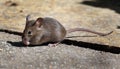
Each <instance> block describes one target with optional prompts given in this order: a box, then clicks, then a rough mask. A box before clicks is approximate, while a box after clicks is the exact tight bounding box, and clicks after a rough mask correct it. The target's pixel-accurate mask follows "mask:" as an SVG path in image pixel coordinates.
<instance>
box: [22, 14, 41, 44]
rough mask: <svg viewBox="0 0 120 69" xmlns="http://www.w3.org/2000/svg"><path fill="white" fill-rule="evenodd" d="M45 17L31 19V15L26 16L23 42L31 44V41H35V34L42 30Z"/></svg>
mask: <svg viewBox="0 0 120 69" xmlns="http://www.w3.org/2000/svg"><path fill="white" fill-rule="evenodd" d="M42 22H43V18H37V19H36V20H30V15H28V16H27V17H26V26H25V29H24V31H23V35H22V42H23V44H25V45H30V44H31V42H34V40H35V36H37V35H38V33H39V34H40V32H42V29H41V26H42Z"/></svg>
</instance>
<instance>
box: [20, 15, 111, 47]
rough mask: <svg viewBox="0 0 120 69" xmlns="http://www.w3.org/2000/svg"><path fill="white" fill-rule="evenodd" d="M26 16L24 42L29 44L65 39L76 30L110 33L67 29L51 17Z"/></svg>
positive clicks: (104, 34)
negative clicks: (32, 17)
mask: <svg viewBox="0 0 120 69" xmlns="http://www.w3.org/2000/svg"><path fill="white" fill-rule="evenodd" d="M30 17H31V16H30V15H27V16H26V25H25V28H24V31H23V34H22V43H23V44H24V45H26V46H28V45H41V44H43V43H48V42H55V43H60V42H61V41H63V40H64V39H65V37H66V35H67V34H69V33H71V32H75V31H85V32H90V33H94V34H97V35H100V36H106V35H109V34H111V33H112V32H113V31H111V32H109V33H100V32H96V31H92V30H89V29H85V28H73V29H69V30H66V29H65V27H64V26H63V25H62V24H61V23H60V22H59V21H58V20H56V19H54V18H51V17H44V18H43V17H38V18H37V19H36V20H32V19H30Z"/></svg>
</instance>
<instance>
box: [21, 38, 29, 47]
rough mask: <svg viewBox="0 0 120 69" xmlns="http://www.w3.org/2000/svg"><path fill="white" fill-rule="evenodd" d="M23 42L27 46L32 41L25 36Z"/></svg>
mask: <svg viewBox="0 0 120 69" xmlns="http://www.w3.org/2000/svg"><path fill="white" fill-rule="evenodd" d="M22 42H23V44H24V45H27V46H28V45H30V42H29V41H28V40H27V38H23V39H22Z"/></svg>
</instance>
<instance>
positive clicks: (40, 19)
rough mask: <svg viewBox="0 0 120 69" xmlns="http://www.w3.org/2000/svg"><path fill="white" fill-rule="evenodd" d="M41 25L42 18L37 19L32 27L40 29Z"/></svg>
mask: <svg viewBox="0 0 120 69" xmlns="http://www.w3.org/2000/svg"><path fill="white" fill-rule="evenodd" d="M42 23H43V18H38V19H37V20H36V22H35V24H34V25H35V26H37V27H41V25H42Z"/></svg>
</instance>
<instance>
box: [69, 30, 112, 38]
mask: <svg viewBox="0 0 120 69" xmlns="http://www.w3.org/2000/svg"><path fill="white" fill-rule="evenodd" d="M76 31H85V32H90V33H94V34H97V35H100V36H106V35H109V34H111V33H112V32H113V31H111V32H109V33H100V32H96V31H91V30H89V29H84V28H74V29H69V30H67V33H71V32H76Z"/></svg>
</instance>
